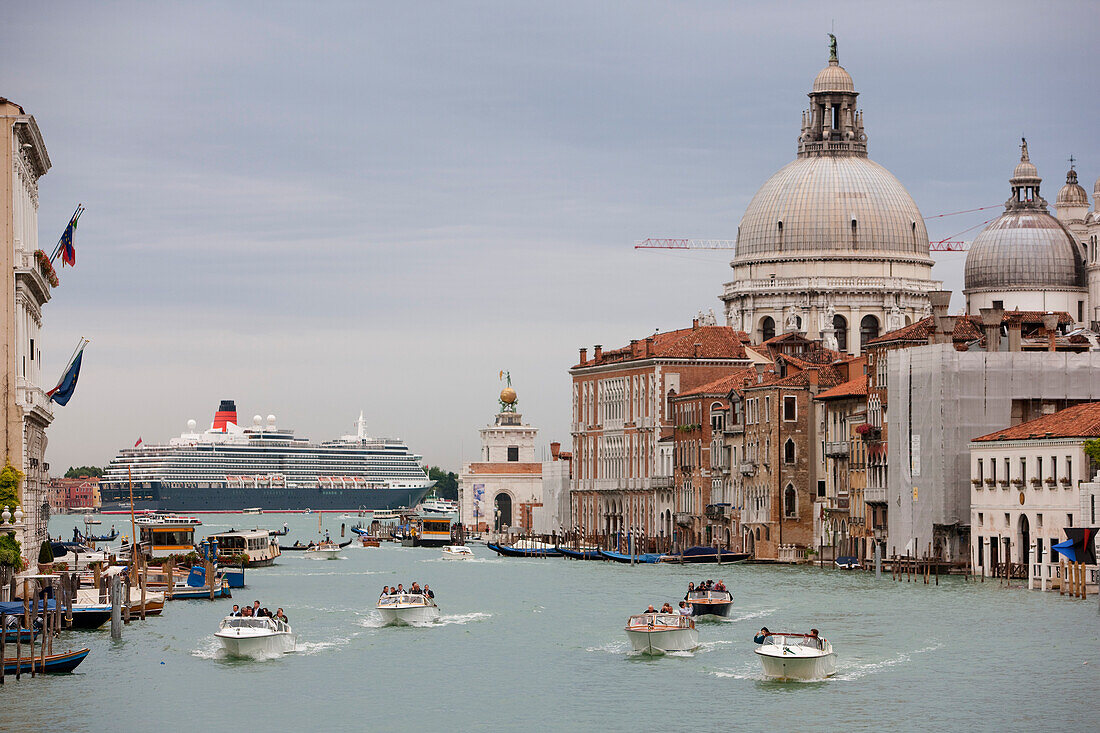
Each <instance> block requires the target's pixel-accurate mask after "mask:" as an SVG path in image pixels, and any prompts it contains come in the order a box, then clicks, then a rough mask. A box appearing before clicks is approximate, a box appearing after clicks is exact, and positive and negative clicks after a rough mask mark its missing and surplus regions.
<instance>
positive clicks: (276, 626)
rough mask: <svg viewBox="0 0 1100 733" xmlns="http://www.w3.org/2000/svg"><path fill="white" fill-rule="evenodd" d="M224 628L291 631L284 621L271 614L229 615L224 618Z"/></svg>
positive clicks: (222, 625)
mask: <svg viewBox="0 0 1100 733" xmlns="http://www.w3.org/2000/svg"><path fill="white" fill-rule="evenodd" d="M220 628H223V629H269V630H271V631H289V630H290V627H289V626H287V624H286V623H285V622H283V621H280V620H278V619H275V618H271V617H270V616H227V617H225V618H223V619H222V622H221V627H220Z"/></svg>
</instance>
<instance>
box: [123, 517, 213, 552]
mask: <svg viewBox="0 0 1100 733" xmlns="http://www.w3.org/2000/svg"><path fill="white" fill-rule="evenodd" d="M135 523H136V524H137V530H138V541H139V542H140V543H141V544H142V545H144V546H145V547H147V548H148V552H149V556H150V557H168V556H169V555H186V554H187V553H189V552H193V551H194V550H195V527H197V526H198V525H200V524H202V522H200V521H199V520H198V519H197V518H195V517H181V516H177V515H174V514H169V515H147V516H144V517H139V518H138V519H136V520H135Z"/></svg>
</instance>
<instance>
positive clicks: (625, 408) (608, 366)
mask: <svg viewBox="0 0 1100 733" xmlns="http://www.w3.org/2000/svg"><path fill="white" fill-rule="evenodd" d="M747 341H748V335H747V334H745V333H743V332H741V331H738V330H736V329H733V328H729V327H728V326H714V325H700V323H699V320H698V319H696V320H695V321H694V322H693V323H692V327H691V328H684V329H679V330H676V331H669V332H666V333H654V334H652V335H651V336H648V337H646V338H644V339H640V340H634V341H631V342H630V344H629V345H628V346H625V347H622V348H619V349H612V350H607V351H604V349H603V347H602V346H600V345H597V346H596V347H595V349H594V353H593V354H592V356H591V357H589V356H588V350H587V349H584V348H582V349H581V350H580V359H579V361H578V362H577V364H576V365H574V366H573V367H572V368H571V369H570V370H569V374H570V376H571V377H572V379H573V421H572V434H573V479H572V490H571V492H570V494H571V497H572V511H571V514H572V522H573V530H574V531H576V532H579V533H581V534H583V535H584V536H586V537H596V536H597V535H599V536H601V537H604V538H607V537H609V536H612V535H615V536H625V533H627V532H632V531H633V532H636V535H635V536H639V537H644V538H646V541H647V545H646V546H647V547H648V546H653V547H657V546H659V545H664V546H666V547H667V546H668V544H669V543H670V542H671V539H672V536H673V526H674V521H673V514H674V512H675V511H676V509H675V507H676V500H675V495H674V493H675V492H674V488H673V479H672V474H671V472H668V473H665V472H663V471H669V469H670V468H671V460H669V462H668V463H667V464H666V463H664V462H663V461H661V460H660V457H661V446H663V445H666V446H667V447H668V449H671V442H672V441H671V438H672V435H673V430H674V428H675V425H674V424H673V422H674V421H673V418H672V414H671V410H670V405H669V397H671V396H674V395H676V394H679V393H681V392H685V391H688V390H691V389H694V388H695V387H698V386H700V385H703V384H706V383H708V382H712V381H714V380H715V379H718V378H721V377H723V376H726V375H728V374H729V373H730V370H731V369H735V368H738V367H746V366H749V365H750V364H751V363H753V361H754V360H762V359H761V357H759V356H755V357H754V356H752V355H751V354H750V353H749V352H748V351H747V350H746V348H745V346H746V342H747ZM662 439H669V440H668V441H667V443H662Z"/></svg>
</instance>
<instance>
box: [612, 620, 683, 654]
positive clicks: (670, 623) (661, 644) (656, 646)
mask: <svg viewBox="0 0 1100 733" xmlns="http://www.w3.org/2000/svg"><path fill="white" fill-rule="evenodd" d="M626 636H627V638H628V639H630V644H631V646H633V647H634V651H635V652H639V653H641V654H649V655H651V656H659V655H661V654H667V653H668V652H690V651H691V650H692V649H694V648H696V647H697V646H699V632H698V631H696V630H695V621H694V619H692V618H691V616H681V615H680V614H678V613H640V614H638V615H637V616H631V617H630V620H629V621H627V623H626Z"/></svg>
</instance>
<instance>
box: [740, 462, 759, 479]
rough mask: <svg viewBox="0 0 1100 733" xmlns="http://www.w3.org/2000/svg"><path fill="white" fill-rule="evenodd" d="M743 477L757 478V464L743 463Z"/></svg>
mask: <svg viewBox="0 0 1100 733" xmlns="http://www.w3.org/2000/svg"><path fill="white" fill-rule="evenodd" d="M741 475H742V476H755V475H756V464H755V463H753V462H746V463H742V464H741Z"/></svg>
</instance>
